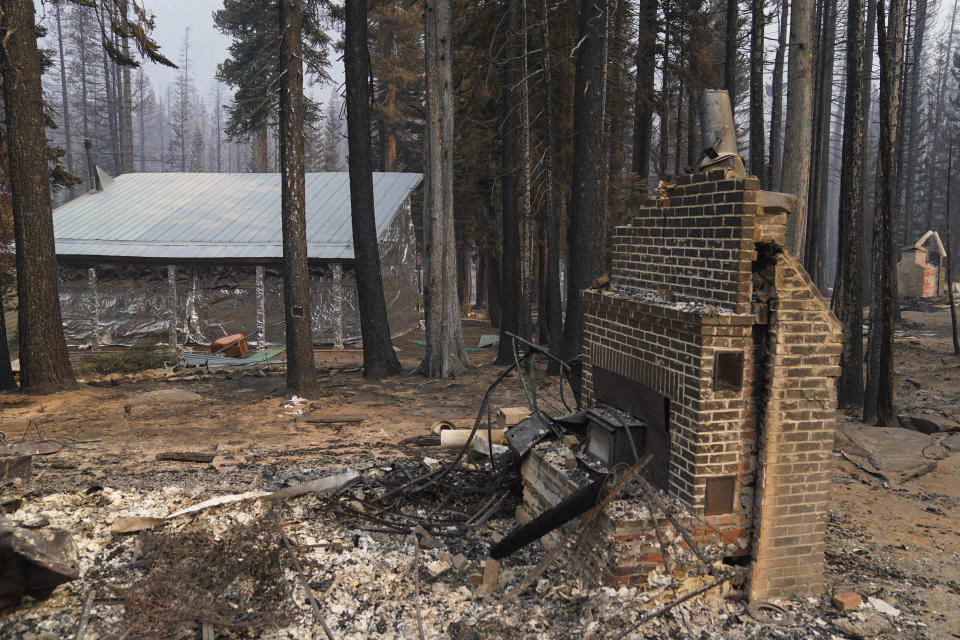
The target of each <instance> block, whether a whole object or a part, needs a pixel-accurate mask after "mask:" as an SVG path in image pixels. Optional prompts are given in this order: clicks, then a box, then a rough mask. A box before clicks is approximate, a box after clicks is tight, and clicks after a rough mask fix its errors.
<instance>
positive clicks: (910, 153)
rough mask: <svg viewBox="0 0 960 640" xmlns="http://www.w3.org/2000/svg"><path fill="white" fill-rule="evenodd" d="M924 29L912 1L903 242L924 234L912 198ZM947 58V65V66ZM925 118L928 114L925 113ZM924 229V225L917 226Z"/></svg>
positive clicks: (923, 5)
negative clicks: (912, 19)
mask: <svg viewBox="0 0 960 640" xmlns="http://www.w3.org/2000/svg"><path fill="white" fill-rule="evenodd" d="M926 27H927V0H916V7H915V9H914V21H913V42H912V44H913V46H912V47H911V49H912V53H911V56H910V57H911V59H912V62H913V64H911V65H910V68H909V70H908V73H909V76H910V82H909V88H908V89H907V100H908V101H909V104H908V105H907V113H906V116H905V117H906V120H907V131H906V133H907V144H906V147H905V148H904V152H905V153H906V158H905V161H906V165H905V166H906V171H905V174H906V175H905V176H904V178H905V180H906V189H905V198H904V207H903V230H904V233H905V234H906V235H907V238H904V241H905V242H904V243H903V244H906V240H907V239H908V238H912V237H913V236H914V234H917V233H924V232H925V231H926V228H923V229H919V228H918V225H917V218H918V215H917V209H918V207H917V203H916V200H917V198H915V197H913V193H914V190H915V189H916V185H917V167H916V163H917V151H918V150H917V136H918V135H919V133H920V127H921V126H922V124H921V121H920V79H921V78H920V76H921V75H922V74H923V65H922V64H921V60H922V59H923V42H924V36H925V34H926V30H927V29H926ZM950 62H952V61H950V60H949V59H948V62H947V64H948V65H949V64H950ZM928 116H929V114H928ZM920 226H924V227H925V226H926V225H920Z"/></svg>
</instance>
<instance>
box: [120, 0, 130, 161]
mask: <svg viewBox="0 0 960 640" xmlns="http://www.w3.org/2000/svg"><path fill="white" fill-rule="evenodd" d="M127 10H128V4H127V0H120V11H121V13H122V14H123V17H122V19H123V21H124V22H127V21H128V13H127ZM121 45H122V50H123V55H124V56H127V57H129V56H130V39H129V38H123V39H122V40H121ZM120 79H121V83H122V85H123V86H122V89H123V95H122V99H123V123H122V124H123V136H122V140H123V172H124V173H133V98H132V97H131V91H130V67H129V66H127V65H123V67H122V68H121V70H120Z"/></svg>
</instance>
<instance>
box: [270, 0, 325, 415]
mask: <svg viewBox="0 0 960 640" xmlns="http://www.w3.org/2000/svg"><path fill="white" fill-rule="evenodd" d="M277 5H278V9H279V12H278V13H279V19H280V64H281V65H282V66H283V72H282V74H281V76H280V114H279V119H280V173H281V174H282V177H281V182H282V193H281V214H280V217H281V222H282V229H283V306H284V320H285V324H286V335H287V389H288V390H289V391H291V392H292V393H295V394H297V395H299V396H303V397H308V398H309V397H313V396H315V395H316V394H317V392H318V389H317V377H316V372H315V370H314V363H313V336H312V333H311V331H310V312H309V309H310V272H309V270H308V268H307V216H306V201H305V196H304V180H305V179H304V175H303V172H304V166H303V66H302V63H301V47H302V43H301V39H300V37H299V34H300V9H301V0H279V2H278V3H277Z"/></svg>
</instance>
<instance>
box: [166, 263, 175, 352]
mask: <svg viewBox="0 0 960 640" xmlns="http://www.w3.org/2000/svg"><path fill="white" fill-rule="evenodd" d="M167 284H168V285H169V287H170V294H169V295H170V300H169V305H170V306H169V309H168V316H169V323H168V331H169V332H170V337H169V341H170V348H172V349H176V348H177V268H176V267H174V266H173V265H172V264H168V265H167Z"/></svg>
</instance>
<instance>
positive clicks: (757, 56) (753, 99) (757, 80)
mask: <svg viewBox="0 0 960 640" xmlns="http://www.w3.org/2000/svg"><path fill="white" fill-rule="evenodd" d="M764 4H765V2H764V0H753V13H752V16H751V27H750V172H751V173H752V174H753V175H755V176H756V177H757V178H758V179H759V180H760V184H766V183H767V180H766V170H767V166H766V159H765V158H764V142H763V30H764V27H766V24H767V19H766V16H765V15H764V13H763V8H764Z"/></svg>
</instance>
